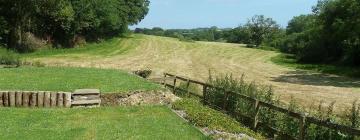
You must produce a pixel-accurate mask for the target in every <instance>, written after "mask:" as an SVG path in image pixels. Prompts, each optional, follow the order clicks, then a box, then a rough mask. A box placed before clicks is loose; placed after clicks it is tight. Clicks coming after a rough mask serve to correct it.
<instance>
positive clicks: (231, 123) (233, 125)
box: [173, 98, 264, 139]
mask: <svg viewBox="0 0 360 140" xmlns="http://www.w3.org/2000/svg"><path fill="white" fill-rule="evenodd" d="M173 108H174V109H176V110H184V111H185V112H186V114H187V116H186V118H187V119H188V120H190V122H191V123H193V124H195V125H197V126H200V127H208V128H210V129H214V130H219V131H224V132H230V133H244V134H247V135H249V136H251V137H254V138H256V139H264V138H263V137H262V136H261V135H259V134H257V133H255V132H253V131H252V130H250V129H248V128H246V127H244V126H243V125H242V124H240V123H239V122H237V121H236V120H235V119H233V118H231V117H230V116H227V115H225V114H223V113H221V112H219V111H216V110H214V109H211V108H209V107H205V106H203V105H201V103H200V101H198V100H195V99H190V98H186V99H182V100H179V101H176V102H175V103H174V104H173Z"/></svg>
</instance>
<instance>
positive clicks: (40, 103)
mask: <svg viewBox="0 0 360 140" xmlns="http://www.w3.org/2000/svg"><path fill="white" fill-rule="evenodd" d="M44 94H45V92H42V91H40V92H38V96H37V106H38V107H44Z"/></svg>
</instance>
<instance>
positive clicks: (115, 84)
mask: <svg viewBox="0 0 360 140" xmlns="http://www.w3.org/2000/svg"><path fill="white" fill-rule="evenodd" d="M0 75H1V76H0V83H1V84H0V90H41V91H74V90H75V89H82V88H95V89H100V90H101V92H103V93H106V92H127V91H133V90H157V89H160V86H158V85H156V84H153V83H151V82H148V81H146V80H144V79H141V78H139V77H136V76H133V75H130V74H128V73H126V72H123V71H119V70H107V69H95V68H71V67H67V68H60V67H42V68H37V67H20V68H14V69H0Z"/></svg>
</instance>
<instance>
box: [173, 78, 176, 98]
mask: <svg viewBox="0 0 360 140" xmlns="http://www.w3.org/2000/svg"><path fill="white" fill-rule="evenodd" d="M173 94H176V76H174V88H173Z"/></svg>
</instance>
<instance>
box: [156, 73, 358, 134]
mask: <svg viewBox="0 0 360 140" xmlns="http://www.w3.org/2000/svg"><path fill="white" fill-rule="evenodd" d="M167 80H172V83H171V84H168V83H167ZM178 80H181V81H183V82H186V85H187V86H186V89H181V88H177V87H176V84H177V81H178ZM190 83H192V84H196V85H200V86H202V88H203V95H199V94H196V93H193V92H191V91H189V85H190ZM162 84H163V85H164V86H166V87H170V88H172V90H173V92H174V94H176V93H177V91H182V92H185V93H187V94H189V95H190V94H192V95H194V96H197V97H199V98H201V99H202V100H203V102H204V103H205V104H206V103H207V102H208V101H207V99H206V94H207V90H208V89H209V88H215V89H219V90H223V91H224V95H225V96H224V101H227V100H228V99H227V98H228V97H227V95H228V94H229V93H230V94H236V95H238V96H239V97H240V98H242V99H244V100H247V101H249V102H252V103H253V104H254V110H255V113H254V115H253V116H251V117H249V116H244V115H242V114H237V116H239V117H245V118H248V119H251V120H252V121H253V122H252V129H254V130H256V129H257V128H258V127H260V126H263V127H265V128H268V129H270V130H271V131H273V132H276V133H280V134H281V135H284V136H286V137H288V138H289V139H299V140H304V139H305V135H306V129H307V126H308V125H309V124H315V125H318V126H322V127H326V128H329V129H332V130H336V131H339V132H342V133H346V134H350V135H353V136H360V130H359V129H357V128H352V127H349V126H345V125H340V124H336V123H332V122H329V121H325V120H320V119H317V118H314V117H310V116H305V115H304V114H302V113H298V112H294V111H291V110H288V109H285V108H283V107H279V106H276V105H273V104H270V103H266V102H263V101H260V100H257V99H254V98H251V97H248V96H246V95H243V94H239V93H235V92H233V91H228V90H226V89H222V88H218V87H215V86H213V85H210V84H207V83H204V82H199V81H196V80H191V79H189V78H184V77H181V76H177V75H173V74H169V73H165V74H164V77H163V81H162ZM224 107H226V102H224V106H223V108H224ZM219 108H221V107H219ZM260 108H269V109H271V110H274V111H278V112H281V113H284V114H287V115H288V116H290V117H293V118H295V119H298V120H299V126H300V127H299V132H300V133H299V136H298V137H297V138H293V137H291V136H289V135H287V134H284V133H282V132H281V131H279V130H276V129H275V128H272V127H271V126H267V125H266V124H264V123H262V122H259V120H258V118H259V110H260Z"/></svg>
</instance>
